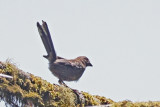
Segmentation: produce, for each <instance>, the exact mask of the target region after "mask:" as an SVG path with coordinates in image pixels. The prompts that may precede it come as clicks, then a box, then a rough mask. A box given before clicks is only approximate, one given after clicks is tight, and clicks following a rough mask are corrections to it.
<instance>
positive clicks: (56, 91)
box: [0, 61, 109, 107]
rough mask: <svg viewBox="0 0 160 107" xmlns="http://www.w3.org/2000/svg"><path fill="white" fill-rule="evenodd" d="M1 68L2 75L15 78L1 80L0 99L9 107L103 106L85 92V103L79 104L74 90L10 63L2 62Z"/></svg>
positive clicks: (100, 101) (97, 99)
mask: <svg viewBox="0 0 160 107" xmlns="http://www.w3.org/2000/svg"><path fill="white" fill-rule="evenodd" d="M0 66H1V67H0V73H3V74H7V75H10V76H13V79H6V78H0V99H1V100H4V101H5V102H6V103H7V104H9V105H19V106H26V105H34V106H39V107H43V106H48V107H49V106H50V107H74V106H84V105H85V106H86V105H100V104H103V103H102V102H103V100H101V98H100V97H98V98H96V96H92V95H90V94H88V93H85V92H83V95H84V97H85V103H82V102H79V98H78V97H77V95H76V94H75V93H74V92H73V90H72V89H70V88H67V87H64V86H59V85H56V84H51V83H49V82H47V81H46V80H43V79H42V78H40V77H37V76H34V75H32V74H30V73H26V72H23V71H22V70H20V69H18V68H17V67H16V66H15V65H14V64H12V63H10V62H9V61H7V62H6V63H2V62H0ZM105 102H106V101H105ZM108 103H109V102H108Z"/></svg>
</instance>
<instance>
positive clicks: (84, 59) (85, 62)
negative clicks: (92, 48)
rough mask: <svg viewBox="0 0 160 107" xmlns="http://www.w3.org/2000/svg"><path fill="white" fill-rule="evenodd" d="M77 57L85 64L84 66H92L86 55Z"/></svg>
mask: <svg viewBox="0 0 160 107" xmlns="http://www.w3.org/2000/svg"><path fill="white" fill-rule="evenodd" d="M78 59H80V60H81V61H82V62H83V63H84V64H85V65H86V67H87V66H93V65H92V64H91V62H90V61H89V59H88V58H87V57H86V56H80V57H78Z"/></svg>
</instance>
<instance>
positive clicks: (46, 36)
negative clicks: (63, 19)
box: [37, 21, 56, 63]
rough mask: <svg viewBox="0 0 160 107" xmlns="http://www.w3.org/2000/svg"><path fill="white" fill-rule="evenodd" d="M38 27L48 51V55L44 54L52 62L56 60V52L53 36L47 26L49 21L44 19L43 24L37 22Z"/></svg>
mask: <svg viewBox="0 0 160 107" xmlns="http://www.w3.org/2000/svg"><path fill="white" fill-rule="evenodd" d="M37 27H38V31H39V34H40V37H41V39H42V42H43V45H44V47H45V49H46V51H47V54H48V55H46V56H44V57H45V58H47V59H48V60H49V62H50V63H52V62H54V61H55V60H56V52H55V49H54V45H53V42H52V38H51V35H50V32H49V29H48V26H47V23H46V22H44V21H42V25H40V24H39V22H37Z"/></svg>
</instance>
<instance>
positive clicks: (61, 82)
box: [58, 79, 68, 87]
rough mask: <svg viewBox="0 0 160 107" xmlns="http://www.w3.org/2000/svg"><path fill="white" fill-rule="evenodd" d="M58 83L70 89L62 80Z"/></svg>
mask: <svg viewBox="0 0 160 107" xmlns="http://www.w3.org/2000/svg"><path fill="white" fill-rule="evenodd" d="M58 83H59V84H60V85H63V86H65V87H68V86H67V85H66V84H65V83H64V82H63V80H61V79H59V80H58Z"/></svg>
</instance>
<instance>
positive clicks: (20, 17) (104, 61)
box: [0, 0, 160, 101]
mask: <svg viewBox="0 0 160 107" xmlns="http://www.w3.org/2000/svg"><path fill="white" fill-rule="evenodd" d="M159 5H160V1H159V0H45V1H42V0H32V1H31V0H26V1H22V0H14V1H11V0H0V61H3V62H4V61H6V60H7V59H10V60H11V61H12V62H13V63H15V64H16V65H17V66H18V67H19V68H20V69H22V70H23V71H25V72H29V73H32V74H34V75H36V76H39V77H41V78H43V79H45V80H47V81H49V82H51V83H56V84H58V79H57V78H56V77H55V76H53V75H52V74H51V72H50V71H49V70H48V61H47V60H46V59H45V58H43V57H42V56H43V55H46V51H45V49H44V46H43V44H42V41H41V38H40V36H39V33H38V30H37V27H36V23H37V22H41V20H44V21H46V22H47V23H48V26H49V30H50V33H51V35H52V39H53V43H54V46H55V49H56V52H57V54H58V56H61V57H64V58H67V59H72V58H76V57H78V56H87V57H88V58H89V59H90V61H91V63H92V64H93V67H88V68H87V69H86V71H85V72H84V74H83V76H82V77H81V79H80V80H79V81H78V82H65V83H66V84H67V85H68V86H69V87H71V88H75V89H78V90H80V91H85V92H88V93H90V94H93V95H100V96H105V97H106V98H110V99H112V100H114V101H122V100H131V101H149V100H150V101H160V97H159V96H160V93H159V90H160V85H159V81H160V67H159V65H160V42H159V41H160V36H159V35H160V6H159Z"/></svg>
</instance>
